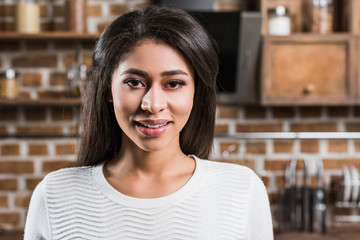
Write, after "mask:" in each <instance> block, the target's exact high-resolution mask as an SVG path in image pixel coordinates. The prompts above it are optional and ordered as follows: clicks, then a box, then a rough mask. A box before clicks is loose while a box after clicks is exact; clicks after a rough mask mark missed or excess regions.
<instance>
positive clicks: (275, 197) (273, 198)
mask: <svg viewBox="0 0 360 240" xmlns="http://www.w3.org/2000/svg"><path fill="white" fill-rule="evenodd" d="M268 197H269V202H270V204H271V205H274V204H277V203H278V202H279V193H268ZM276 216H277V215H276Z"/></svg>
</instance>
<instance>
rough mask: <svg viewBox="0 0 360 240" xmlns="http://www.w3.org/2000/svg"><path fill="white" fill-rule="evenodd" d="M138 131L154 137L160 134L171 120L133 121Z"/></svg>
mask: <svg viewBox="0 0 360 240" xmlns="http://www.w3.org/2000/svg"><path fill="white" fill-rule="evenodd" d="M135 122H136V125H137V127H138V129H139V130H140V132H142V133H143V134H145V135H146V136H150V137H156V136H160V135H162V134H163V133H164V132H165V131H166V130H167V128H168V127H169V125H170V123H171V121H168V120H165V119H157V120H150V119H149V120H140V121H135Z"/></svg>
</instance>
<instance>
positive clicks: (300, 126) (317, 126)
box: [290, 122, 338, 132]
mask: <svg viewBox="0 0 360 240" xmlns="http://www.w3.org/2000/svg"><path fill="white" fill-rule="evenodd" d="M290 131H292V132H337V131H338V127H337V124H336V123H333V122H331V123H327V122H326V123H320V122H319V123H293V124H291V130H290Z"/></svg>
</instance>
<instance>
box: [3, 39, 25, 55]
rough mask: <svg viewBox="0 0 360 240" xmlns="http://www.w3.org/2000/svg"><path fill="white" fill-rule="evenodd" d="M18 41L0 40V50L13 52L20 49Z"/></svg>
mask: <svg viewBox="0 0 360 240" xmlns="http://www.w3.org/2000/svg"><path fill="white" fill-rule="evenodd" d="M20 48H21V46H20V42H19V41H1V44H0V51H1V52H14V51H20Z"/></svg>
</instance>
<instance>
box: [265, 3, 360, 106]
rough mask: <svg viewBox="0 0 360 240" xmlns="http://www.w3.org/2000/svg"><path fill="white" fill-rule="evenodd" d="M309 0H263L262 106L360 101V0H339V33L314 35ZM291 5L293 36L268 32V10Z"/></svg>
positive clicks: (336, 26)
mask: <svg viewBox="0 0 360 240" xmlns="http://www.w3.org/2000/svg"><path fill="white" fill-rule="evenodd" d="M310 3H311V1H310V0H291V1H288V0H261V12H262V13H263V28H262V33H263V48H262V62H261V77H260V78H261V80H260V85H261V89H260V102H261V104H262V105H289V106H294V105H329V106H331V105H360V50H359V49H360V35H359V34H360V1H359V0H341V1H336V2H334V3H335V5H334V7H335V10H334V15H333V17H334V19H335V21H334V32H333V33H328V34H316V33H310V32H309V30H310V27H309V26H310V25H311V11H310V10H309V4H310ZM278 5H284V6H286V7H287V8H288V9H289V14H290V17H291V22H292V34H291V35H289V36H270V35H268V34H267V23H268V22H267V21H268V19H267V11H268V10H269V9H271V8H274V7H276V6H278Z"/></svg>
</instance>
